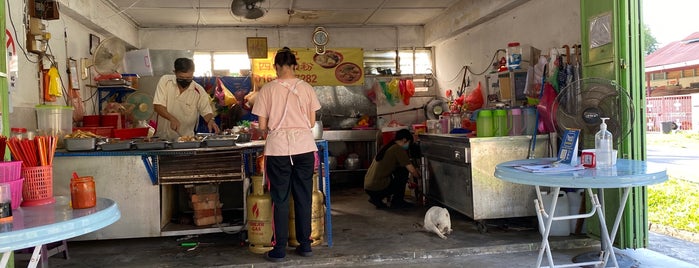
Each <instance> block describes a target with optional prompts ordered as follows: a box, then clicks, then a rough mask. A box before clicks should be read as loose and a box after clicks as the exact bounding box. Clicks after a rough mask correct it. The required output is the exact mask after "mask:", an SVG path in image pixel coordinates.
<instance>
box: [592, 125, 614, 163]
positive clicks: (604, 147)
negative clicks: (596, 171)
mask: <svg viewBox="0 0 699 268" xmlns="http://www.w3.org/2000/svg"><path fill="white" fill-rule="evenodd" d="M600 119H602V124H600V125H599V131H597V134H595V165H596V167H597V168H610V167H612V163H613V159H612V157H614V156H613V152H614V148H613V145H614V139H613V138H612V133H611V132H609V131H608V130H607V123H605V120H608V119H609V118H607V117H603V118H600Z"/></svg>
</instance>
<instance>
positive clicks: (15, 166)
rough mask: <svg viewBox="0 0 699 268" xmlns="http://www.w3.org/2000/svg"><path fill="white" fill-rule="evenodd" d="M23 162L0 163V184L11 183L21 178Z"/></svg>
mask: <svg viewBox="0 0 699 268" xmlns="http://www.w3.org/2000/svg"><path fill="white" fill-rule="evenodd" d="M21 171H22V161H7V162H0V182H10V181H14V180H17V179H19V178H20V176H21V174H22V173H21Z"/></svg>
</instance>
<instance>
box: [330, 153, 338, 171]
mask: <svg viewBox="0 0 699 268" xmlns="http://www.w3.org/2000/svg"><path fill="white" fill-rule="evenodd" d="M328 167H329V168H330V169H331V170H332V169H336V168H337V158H335V157H334V156H332V155H331V156H328Z"/></svg>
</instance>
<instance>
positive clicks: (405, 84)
mask: <svg viewBox="0 0 699 268" xmlns="http://www.w3.org/2000/svg"><path fill="white" fill-rule="evenodd" d="M399 87H400V95H401V96H402V99H403V104H405V105H410V98H411V97H412V96H413V95H415V84H413V80H411V79H401V80H400V83H399Z"/></svg>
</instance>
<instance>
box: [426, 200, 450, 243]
mask: <svg viewBox="0 0 699 268" xmlns="http://www.w3.org/2000/svg"><path fill="white" fill-rule="evenodd" d="M422 227H423V228H425V230H427V231H429V232H433V233H435V234H437V235H438V236H439V237H441V238H442V239H447V237H446V236H445V235H447V234H450V233H451V231H452V229H451V218H450V217H449V211H448V210H447V209H446V208H442V207H438V206H433V207H431V208H430V209H429V210H427V213H425V224H424V225H423V226H422Z"/></svg>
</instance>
